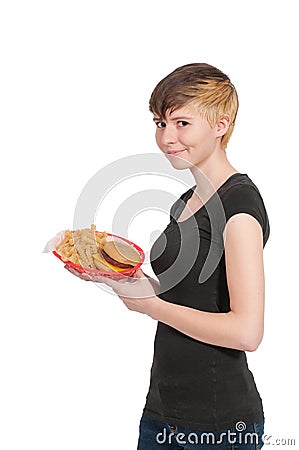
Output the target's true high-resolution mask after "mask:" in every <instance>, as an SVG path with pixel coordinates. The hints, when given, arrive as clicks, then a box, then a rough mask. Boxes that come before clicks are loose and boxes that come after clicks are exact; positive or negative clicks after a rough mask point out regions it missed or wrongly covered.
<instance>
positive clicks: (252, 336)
mask: <svg viewBox="0 0 299 450" xmlns="http://www.w3.org/2000/svg"><path fill="white" fill-rule="evenodd" d="M262 340H263V333H245V334H243V336H242V337H241V340H240V341H241V342H240V347H241V348H240V349H241V350H243V351H245V352H255V351H256V350H257V349H258V347H259V345H260V343H261V342H262Z"/></svg>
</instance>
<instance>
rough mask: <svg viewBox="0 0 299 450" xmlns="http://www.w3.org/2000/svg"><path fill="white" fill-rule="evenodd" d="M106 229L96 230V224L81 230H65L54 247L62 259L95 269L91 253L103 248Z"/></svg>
mask: <svg viewBox="0 0 299 450" xmlns="http://www.w3.org/2000/svg"><path fill="white" fill-rule="evenodd" d="M106 238H107V233H106V231H96V226H95V225H94V224H92V225H91V227H90V228H83V229H82V230H75V231H70V230H66V232H65V235H64V238H63V240H62V241H61V242H60V244H58V246H57V247H56V251H57V252H58V253H59V254H60V256H61V258H62V261H64V262H67V261H70V262H72V263H74V264H77V265H80V266H82V267H87V268H90V269H96V266H95V264H94V261H93V257H92V255H94V254H95V253H97V252H98V251H99V250H101V249H102V248H103V246H104V245H105V243H106Z"/></svg>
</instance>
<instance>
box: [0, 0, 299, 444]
mask: <svg viewBox="0 0 299 450" xmlns="http://www.w3.org/2000/svg"><path fill="white" fill-rule="evenodd" d="M295 7H296V2H295V1H285V2H283V3H282V2H276V1H263V2H262V1H251V2H247V3H244V2H240V1H237V0H235V1H234V0H227V1H226V2H222V1H217V0H215V1H213V2H207V1H200V0H197V1H195V0H189V1H185V2H181V1H177V0H171V1H170V0H164V1H157V0H152V1H151V2H148V3H147V4H144V3H143V2H138V1H133V0H128V1H126V2H122V1H114V2H98V1H90V0H86V1H84V2H83V1H81V2H79V1H75V0H73V1H67V0H59V1H57V0H52V1H51V2H50V1H32V0H28V1H27V2H21V1H14V0H11V1H9V2H8V1H7V2H3V3H2V5H1V11H0V34H1V55H0V56H1V66H2V68H1V71H0V77H1V87H0V89H1V102H0V103H1V155H2V156H1V158H2V171H1V172H2V173H1V193H2V200H1V203H2V208H1V209H2V220H1V229H2V238H3V239H2V252H1V253H2V258H1V266H2V270H1V273H2V282H1V288H2V294H1V314H0V346H1V348H0V363H1V370H0V378H1V382H0V389H1V397H0V410H1V422H0V429H1V430H0V448H1V449H3V450H17V449H18V450H21V449H25V448H26V449H27V448H28V449H29V448H30V450H35V449H38V450H40V449H42V450H48V449H49V450H50V449H51V450H52V449H54V448H55V449H56V450H68V449H72V450H83V449H84V450H85V449H88V450H95V449H102V448H109V449H120V448H121V449H123V450H132V449H134V448H136V442H137V437H138V425H139V419H140V416H141V413H142V408H143V405H144V401H145V395H146V392H147V389H148V383H149V371H150V366H151V362H152V352H153V338H154V333H155V327H156V324H155V323H154V322H153V321H152V320H151V319H149V318H148V317H146V316H142V315H140V314H137V313H132V312H129V311H128V310H127V309H126V308H124V306H123V305H122V304H121V302H120V301H117V299H116V298H115V297H113V296H111V295H110V294H109V293H105V292H103V291H102V290H101V289H99V288H97V287H96V286H95V285H93V284H90V283H85V282H83V281H81V280H79V279H76V278H75V277H72V276H71V275H70V274H69V273H68V272H66V271H65V270H63V266H62V264H61V263H60V262H59V261H58V260H56V259H55V258H54V256H52V255H50V254H49V255H46V254H42V250H43V247H44V245H45V243H46V241H47V240H48V239H49V238H50V237H52V236H53V235H55V234H56V233H57V232H58V231H60V230H62V229H64V228H70V227H71V226H72V223H73V214H74V209H75V206H76V202H77V199H78V196H79V195H80V192H81V191H82V189H83V187H84V185H85V184H86V183H87V182H88V180H89V179H90V178H91V177H92V176H93V175H94V174H95V173H96V172H97V171H98V170H99V169H101V168H103V167H104V166H106V165H107V164H109V163H111V162H113V161H115V160H117V159H119V158H122V157H125V156H130V155H133V154H139V153H147V152H158V149H157V148H156V146H155V142H154V125H153V123H152V119H151V115H150V114H149V112H148V99H149V95H150V93H151V91H152V89H153V87H154V86H155V84H156V83H157V82H158V81H159V80H160V79H161V78H162V77H163V76H165V75H166V74H168V73H169V72H170V71H172V70H173V69H175V68H176V67H178V66H180V65H183V64H187V63H190V62H207V63H210V64H212V65H215V66H216V67H219V68H220V69H221V70H223V71H224V72H225V73H227V74H228V75H229V76H230V78H231V80H232V81H233V83H234V84H235V85H236V87H237V90H238V93H239V99H240V110H239V115H238V119H237V124H236V128H235V132H234V135H233V137H232V139H231V142H230V145H229V147H228V156H229V159H230V161H231V162H232V164H233V165H234V166H235V167H236V168H237V169H238V170H239V171H240V172H245V173H247V174H248V175H249V176H250V177H251V178H252V180H253V181H254V182H255V183H256V184H257V185H258V187H259V189H260V191H261V193H262V195H263V198H264V201H265V204H266V206H267V209H268V214H269V218H270V222H271V236H270V239H269V241H268V243H267V245H266V249H265V271H266V327H265V337H264V340H263V343H262V344H261V346H260V347H259V348H258V350H257V351H256V352H254V353H250V354H249V355H248V360H249V365H250V367H251V369H252V371H253V372H254V375H255V379H256V382H257V385H258V389H259V391H260V394H261V396H262V397H263V401H264V408H265V414H266V421H267V422H266V432H267V433H268V434H271V435H272V436H273V439H274V438H278V439H291V438H293V439H295V438H297V445H298V439H299V437H298V435H296V427H295V424H296V425H297V420H296V417H295V413H296V414H297V408H296V406H297V402H298V398H297V379H298V373H297V369H296V368H295V366H294V363H295V354H297V353H298V352H297V351H296V340H297V339H298V334H297V317H298V288H297V280H298V275H297V264H296V263H297V258H296V257H297V252H298V239H297V220H296V219H298V213H297V206H296V205H297V202H296V200H295V199H296V191H297V177H298V175H297V165H296V163H295V158H296V154H297V152H298V144H297V129H298V125H297V109H298V88H297V78H298V72H297V69H298V65H297V59H298V56H297V54H298V51H297V50H298V49H297V43H298V32H297V31H296V30H297V29H298V24H297V15H296V13H295ZM160 178H161V177H160ZM167 181H168V180H165V179H164V180H163V179H158V177H144V178H140V179H138V183H139V185H138V188H139V189H140V188H141V187H142V188H143V187H144V186H147V187H148V186H150V187H152V188H156V187H157V186H159V187H160V188H161V189H165V190H167V189H168V190H169V192H174V193H175V194H180V193H182V192H183V191H184V188H182V187H180V186H179V185H175V184H173V185H171V184H169V185H168V184H167ZM163 183H164V184H163ZM129 184H130V183H128V185H125V184H124V185H123V189H120V190H119V191H118V194H117V196H115V197H114V199H113V201H112V200H111V202H110V204H111V207H112V205H113V208H115V206H117V202H119V204H121V203H122V202H123V201H124V200H125V199H126V196H127V195H128V193H129V192H130V193H131V192H134V189H135V190H136V186H135V188H134V185H133V184H134V183H133V184H132V183H131V185H129ZM115 202H116V203H115ZM106 203H107V202H106ZM107 205H108V206H107ZM106 208H107V210H109V201H108V203H107V204H106ZM166 220H167V217H166V215H165V214H164V215H163V214H159V213H157V211H152V214H151V213H150V211H147V212H146V213H144V214H140V215H139V216H138V217H136V220H135V221H133V222H132V226H131V229H130V230H129V235H130V237H131V238H132V239H133V240H135V242H136V243H139V245H141V246H143V247H145V249H146V250H147V249H148V248H149V243H150V238H151V232H152V231H153V230H159V229H160V230H161V229H163V225H164V224H165V223H166ZM97 226H98V228H100V229H101V228H103V229H105V228H106V227H108V226H109V223H108V222H107V217H106V216H105V217H104V215H103V217H97ZM271 442H272V443H273V440H272V441H271ZM284 448H295V447H294V445H293V446H291V445H284Z"/></svg>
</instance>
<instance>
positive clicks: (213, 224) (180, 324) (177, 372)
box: [84, 64, 269, 450]
mask: <svg viewBox="0 0 299 450" xmlns="http://www.w3.org/2000/svg"><path fill="white" fill-rule="evenodd" d="M150 110H151V112H152V113H153V116H154V117H153V118H154V121H155V123H156V141H157V144H158V147H159V148H160V150H161V151H162V152H163V154H164V155H165V157H166V158H167V159H168V160H169V162H170V163H171V164H172V165H173V167H174V168H176V169H178V170H182V169H189V170H190V171H191V173H192V175H193V177H194V180H195V185H194V187H193V188H191V189H189V190H188V191H187V192H185V193H184V194H183V195H182V196H181V197H180V199H178V200H177V201H176V202H175V203H174V205H173V206H172V208H171V211H170V222H169V224H168V226H167V227H166V229H165V230H164V232H163V233H162V234H161V236H159V238H158V239H157V240H156V242H155V243H154V245H153V247H152V249H151V264H152V267H153V270H154V272H155V274H156V275H157V278H158V282H157V281H156V280H153V279H151V278H150V277H148V276H146V275H145V274H144V273H143V272H142V271H141V270H139V271H138V272H137V274H136V275H135V277H134V279H133V280H131V281H133V282H127V281H128V280H126V281H125V282H118V281H112V280H109V279H104V278H103V277H101V278H98V279H96V280H95V281H100V282H106V283H107V284H108V285H110V286H111V287H112V288H113V289H114V291H115V292H116V293H117V294H118V295H119V297H120V299H121V300H122V301H123V302H124V304H125V305H126V306H127V307H128V308H129V309H130V310H133V311H138V312H140V313H144V314H147V315H149V316H150V317H152V318H153V319H155V320H157V321H158V326H157V333H156V338H155V351H154V359H153V365H152V369H151V379H150V387H149V391H148V394H147V398H146V403H145V407H144V411H143V415H142V418H141V422H140V436H139V442H138V450H155V449H160V448H161V447H162V448H165V449H169V450H170V449H176V450H178V449H185V450H187V449H188V450H189V449H200V448H204V449H209V448H225V449H233V448H238V449H256V448H261V447H262V445H263V443H262V439H261V437H262V433H263V426H264V414H263V406H262V400H261V398H260V395H259V393H258V390H257V388H256V385H255V381H254V378H253V376H252V373H251V372H250V370H249V369H248V366H247V361H246V354H245V352H246V351H254V350H256V349H257V347H258V346H259V344H260V342H261V340H262V337H263V323H264V271H263V247H264V246H265V243H266V241H267V239H268V237H269V222H268V216H267V212H266V210H265V206H264V203H263V200H262V197H261V195H260V193H259V190H258V188H257V187H256V185H255V184H254V183H253V182H252V180H251V179H250V178H249V177H248V175H247V174H244V173H239V172H238V170H236V169H235V168H234V167H233V166H232V165H231V164H230V162H229V161H228V158H227V154H226V146H227V143H228V141H229V138H230V136H231V133H232V131H233V127H234V124H235V119H236V114H237V110H238V98H237V93H236V90H235V88H234V86H233V84H232V83H231V82H230V80H229V78H228V76H226V75H225V74H224V73H222V72H221V71H220V70H218V69H216V68H215V67H213V66H210V65H208V64H189V65H185V66H182V67H179V68H178V69H176V70H175V71H174V72H172V73H170V74H169V75H168V76H166V77H165V78H164V79H163V80H161V81H160V83H158V85H157V86H156V88H155V89H154V91H153V93H152V96H151V99H150ZM84 278H85V279H89V278H88V277H87V276H86V277H84Z"/></svg>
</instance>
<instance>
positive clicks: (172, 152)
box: [166, 149, 185, 156]
mask: <svg viewBox="0 0 299 450" xmlns="http://www.w3.org/2000/svg"><path fill="white" fill-rule="evenodd" d="M184 151H185V149H183V150H173V151H170V152H166V155H169V156H178V155H180V154H181V153H183V152H184Z"/></svg>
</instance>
